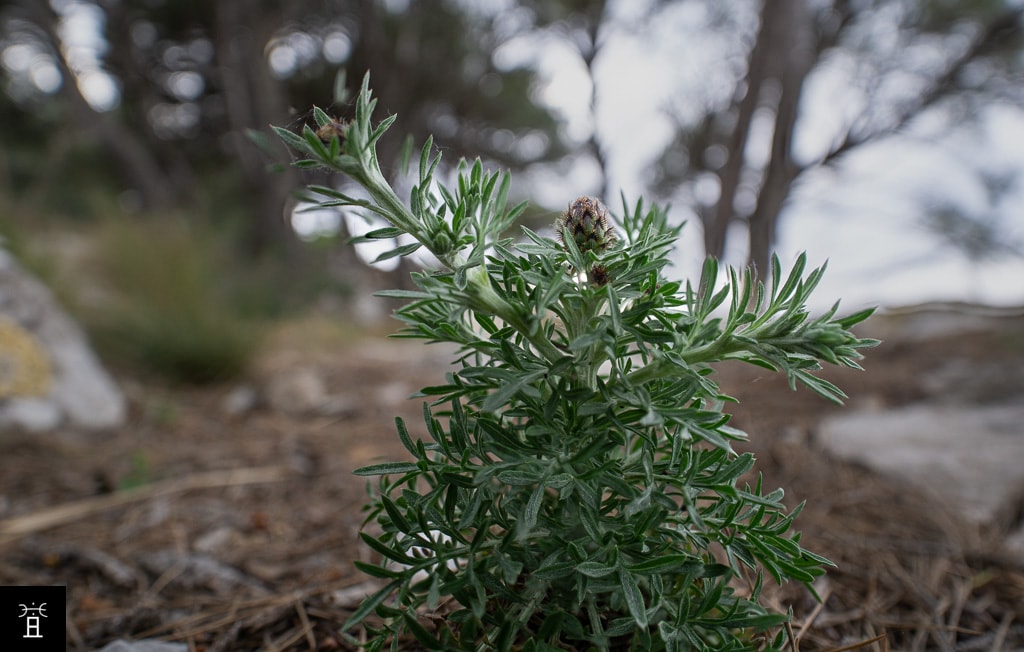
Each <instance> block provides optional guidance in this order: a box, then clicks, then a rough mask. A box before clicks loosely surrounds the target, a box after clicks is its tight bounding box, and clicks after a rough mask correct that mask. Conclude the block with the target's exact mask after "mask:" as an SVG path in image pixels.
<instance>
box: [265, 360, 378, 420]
mask: <svg viewBox="0 0 1024 652" xmlns="http://www.w3.org/2000/svg"><path fill="white" fill-rule="evenodd" d="M264 394H265V399H266V403H267V405H268V406H269V407H270V408H271V409H272V410H276V411H278V412H284V413H285V414H291V415H310V414H315V415H320V416H341V415H344V414H350V413H352V412H354V411H356V410H357V409H358V408H359V406H358V405H357V404H356V403H355V402H354V401H353V400H352V399H351V398H349V397H347V396H344V395H341V394H328V393H327V385H326V384H325V383H324V379H323V376H322V375H321V374H320V372H319V371H317V370H316V369H315V368H313V367H299V368H296V369H290V370H287V371H282V372H279V373H277V374H275V375H274V376H273V377H272V378H270V380H268V381H267V383H266V387H265V389H264Z"/></svg>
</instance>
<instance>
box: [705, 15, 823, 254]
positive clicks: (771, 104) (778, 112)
mask: <svg viewBox="0 0 1024 652" xmlns="http://www.w3.org/2000/svg"><path fill="white" fill-rule="evenodd" d="M807 11H808V10H807V7H806V5H805V0H771V1H766V2H765V3H764V4H763V6H762V7H761V17H760V28H759V29H758V33H757V40H756V41H755V43H754V47H753V48H751V50H750V55H749V57H748V60H747V76H746V83H745V88H744V89H743V95H742V97H741V99H740V101H739V106H738V108H737V113H736V115H737V117H736V123H735V126H734V127H733V130H732V133H731V134H730V135H729V139H728V144H727V145H726V149H727V152H728V158H727V160H726V163H725V165H724V166H722V169H721V171H720V172H719V175H718V177H719V184H720V193H719V197H718V202H717V204H716V205H715V208H714V211H712V212H710V213H709V217H710V219H707V220H705V223H704V247H705V251H706V253H707V254H708V255H709V256H715V257H716V258H721V257H722V255H723V254H724V253H725V239H726V232H727V230H728V228H729V225H730V224H732V223H733V222H734V221H736V219H737V215H736V205H735V204H736V194H737V191H738V190H739V188H740V183H741V180H742V177H743V174H744V173H745V172H748V173H749V170H748V166H747V164H746V148H747V143H748V141H749V138H750V129H751V125H752V123H753V119H754V115H755V113H756V112H757V111H758V110H759V109H764V110H767V111H770V112H771V113H772V120H773V125H772V128H773V134H772V141H771V155H770V158H769V161H768V164H767V168H766V169H765V171H764V172H763V179H762V182H761V186H760V187H761V192H760V193H759V194H758V198H757V205H756V207H755V209H754V212H753V213H752V214H750V215H749V216H748V217H747V226H748V232H749V244H750V248H749V252H748V263H749V264H750V265H752V266H753V267H754V268H755V269H756V270H759V271H761V272H765V271H767V270H768V259H769V257H770V255H771V249H772V246H773V245H774V243H775V229H776V223H777V222H778V217H779V213H780V211H781V210H782V205H783V203H784V202H785V200H786V197H787V196H788V195H789V189H790V187H791V185H792V183H793V181H794V180H795V179H796V176H797V175H798V174H799V172H800V170H799V169H798V168H797V166H796V165H795V163H794V162H793V156H792V140H793V131H794V127H795V125H796V120H797V115H798V113H797V110H798V107H799V104H800V95H801V92H802V90H803V84H804V80H805V78H806V77H807V73H808V72H810V70H811V67H812V64H813V61H814V52H813V48H812V45H811V43H810V38H811V34H810V30H811V24H810V20H809V17H808V15H807Z"/></svg>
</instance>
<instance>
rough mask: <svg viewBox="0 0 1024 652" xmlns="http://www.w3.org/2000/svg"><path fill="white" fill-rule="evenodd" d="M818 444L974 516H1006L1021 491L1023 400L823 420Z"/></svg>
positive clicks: (918, 407) (916, 407)
mask: <svg viewBox="0 0 1024 652" xmlns="http://www.w3.org/2000/svg"><path fill="white" fill-rule="evenodd" d="M819 439H820V441H821V443H822V445H823V446H824V447H825V448H826V449H827V450H829V451H831V452H832V453H833V454H834V455H836V456H838V457H840V458H843V459H847V460H851V461H856V462H859V463H862V464H864V465H866V466H868V467H869V468H872V469H874V470H876V471H878V472H880V473H883V474H885V475H888V476H890V477H895V478H898V479H901V480H904V481H906V482H908V483H910V484H912V485H914V486H916V487H918V488H921V489H923V490H925V491H928V492H930V493H932V494H933V495H935V496H937V497H939V498H940V499H942V500H943V501H944V502H946V503H947V504H949V505H951V506H952V507H954V508H956V509H957V510H958V511H959V512H960V513H961V514H962V515H963V516H965V517H967V518H968V519H970V520H972V521H975V522H978V523H999V522H1001V521H1006V520H1007V519H1009V518H1011V516H1012V513H1013V512H1014V511H1015V510H1016V506H1017V504H1018V501H1020V500H1021V498H1022V496H1024V471H1022V470H1021V464H1020V460H1021V458H1022V457H1024V404H1021V403H1016V404H1011V405H996V406H992V405H987V406H968V405H936V404H919V405H914V406H911V407H906V408H903V409H898V410H889V411H879V412H871V411H864V412H849V413H845V414H842V415H839V416H836V417H832V418H829V419H827V420H825V421H824V422H823V423H822V424H821V427H820V431H819Z"/></svg>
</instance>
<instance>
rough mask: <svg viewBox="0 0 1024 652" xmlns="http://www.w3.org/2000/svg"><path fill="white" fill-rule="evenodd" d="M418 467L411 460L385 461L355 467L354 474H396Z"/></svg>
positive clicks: (411, 470) (408, 471) (414, 469)
mask: <svg viewBox="0 0 1024 652" xmlns="http://www.w3.org/2000/svg"><path fill="white" fill-rule="evenodd" d="M418 469H419V466H417V465H416V464H415V463H413V462H385V463H383V464H371V465H369V466H364V467H361V468H358V469H356V470H355V471H353V472H352V473H353V474H354V475H360V476H365V475H397V474H400V473H411V472H413V471H416V470H418Z"/></svg>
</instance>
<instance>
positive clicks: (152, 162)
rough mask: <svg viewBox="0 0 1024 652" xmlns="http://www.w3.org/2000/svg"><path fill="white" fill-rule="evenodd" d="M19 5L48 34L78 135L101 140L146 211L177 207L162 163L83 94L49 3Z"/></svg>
mask: <svg viewBox="0 0 1024 652" xmlns="http://www.w3.org/2000/svg"><path fill="white" fill-rule="evenodd" d="M19 6H21V7H22V8H23V9H24V15H25V17H26V18H27V19H28V20H29V21H30V22H32V23H33V24H35V25H36V27H37V28H38V29H39V31H40V34H42V35H45V36H46V38H47V40H48V42H49V46H50V48H51V49H52V53H53V59H54V62H55V63H56V64H57V66H58V68H59V69H60V73H61V76H62V77H63V83H62V84H61V87H60V93H61V95H62V96H63V97H64V99H65V101H66V103H67V106H68V107H69V110H70V112H71V114H72V115H71V117H70V121H71V122H72V123H74V124H75V125H76V126H77V127H78V133H92V134H95V135H96V136H97V137H98V138H99V140H100V143H101V145H102V146H103V148H104V149H106V150H107V152H108V153H109V154H110V155H111V156H112V157H113V159H114V161H115V162H116V164H117V166H118V168H119V169H120V170H121V172H122V174H123V175H124V177H125V178H126V179H128V180H129V182H130V183H131V184H132V185H133V186H134V187H135V188H136V189H137V190H138V192H139V194H140V196H141V199H142V204H143V206H144V207H145V208H148V209H152V210H166V209H169V208H171V207H173V206H175V205H176V203H177V197H176V193H175V191H174V189H173V188H172V187H170V186H169V184H168V183H167V175H166V174H165V172H164V170H163V168H162V167H161V165H160V162H159V160H158V159H157V158H156V157H155V156H154V155H153V153H152V152H151V151H150V150H149V148H147V147H146V144H145V143H144V142H143V141H142V140H141V139H140V138H139V137H138V135H137V134H136V133H135V132H133V131H132V130H131V129H128V128H127V127H125V125H124V124H122V123H121V122H120V121H119V120H118V119H117V117H116V116H115V115H114V114H113V112H104V113H100V112H98V111H96V110H95V109H93V108H92V106H90V105H89V102H88V101H86V99H85V97H84V96H83V95H82V92H81V90H80V89H79V87H78V82H77V77H76V76H75V74H74V72H73V71H72V70H71V67H70V66H69V65H68V61H67V59H66V58H65V56H64V48H63V47H62V43H61V39H60V36H59V35H58V33H57V24H58V21H59V17H58V15H57V13H56V12H55V11H54V10H53V9H52V8H51V7H50V4H49V3H47V2H38V1H37V0H23V2H21V3H20V5H19Z"/></svg>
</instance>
